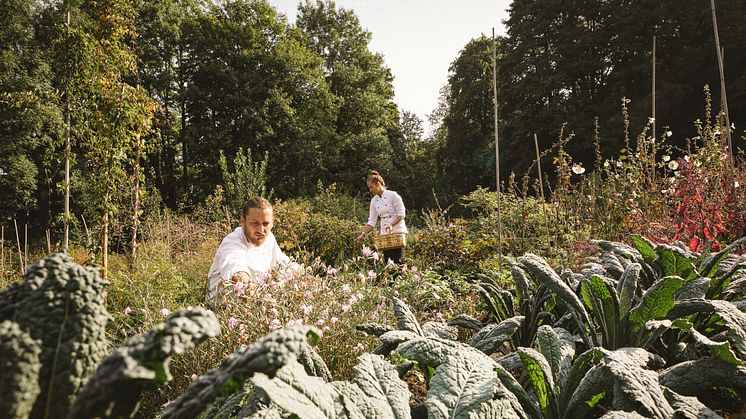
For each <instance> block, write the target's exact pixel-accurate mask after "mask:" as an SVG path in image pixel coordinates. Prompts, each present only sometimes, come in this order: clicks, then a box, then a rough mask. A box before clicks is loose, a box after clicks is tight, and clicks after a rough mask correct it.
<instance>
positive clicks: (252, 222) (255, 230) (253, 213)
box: [241, 208, 275, 246]
mask: <svg viewBox="0 0 746 419" xmlns="http://www.w3.org/2000/svg"><path fill="white" fill-rule="evenodd" d="M274 223H275V220H274V217H273V214H272V208H251V209H249V212H248V213H247V214H246V215H245V216H241V227H243V234H244V235H245V236H246V240H248V241H249V242H251V243H252V244H254V245H255V246H259V245H260V244H262V243H264V240H265V239H266V238H267V235H268V234H269V232H270V230H272V226H274Z"/></svg>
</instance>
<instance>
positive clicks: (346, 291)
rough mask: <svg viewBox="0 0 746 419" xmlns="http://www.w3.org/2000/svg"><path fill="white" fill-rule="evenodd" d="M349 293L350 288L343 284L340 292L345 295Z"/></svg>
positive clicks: (348, 285)
mask: <svg viewBox="0 0 746 419" xmlns="http://www.w3.org/2000/svg"><path fill="white" fill-rule="evenodd" d="M350 291H352V288H351V287H350V284H343V285H342V292H344V293H345V294H349V293H350Z"/></svg>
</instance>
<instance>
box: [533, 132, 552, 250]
mask: <svg viewBox="0 0 746 419" xmlns="http://www.w3.org/2000/svg"><path fill="white" fill-rule="evenodd" d="M534 146H535V147H536V168H537V169H538V170H539V193H541V208H542V210H543V211H544V227H545V228H546V230H547V252H549V253H550V254H551V250H552V244H551V240H550V238H549V218H548V217H547V200H546V199H545V198H544V179H542V177H541V156H540V155H539V139H538V138H536V133H534Z"/></svg>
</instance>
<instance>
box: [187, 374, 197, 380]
mask: <svg viewBox="0 0 746 419" xmlns="http://www.w3.org/2000/svg"><path fill="white" fill-rule="evenodd" d="M189 378H191V379H192V381H197V379H198V378H199V376H198V375H197V374H192V376H191V377H189Z"/></svg>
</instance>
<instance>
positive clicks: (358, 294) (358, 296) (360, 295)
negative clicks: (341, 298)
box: [355, 292, 363, 301]
mask: <svg viewBox="0 0 746 419" xmlns="http://www.w3.org/2000/svg"><path fill="white" fill-rule="evenodd" d="M355 295H356V296H357V300H358V301H361V300H362V299H363V293H361V292H358V293H357V294H355Z"/></svg>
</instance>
